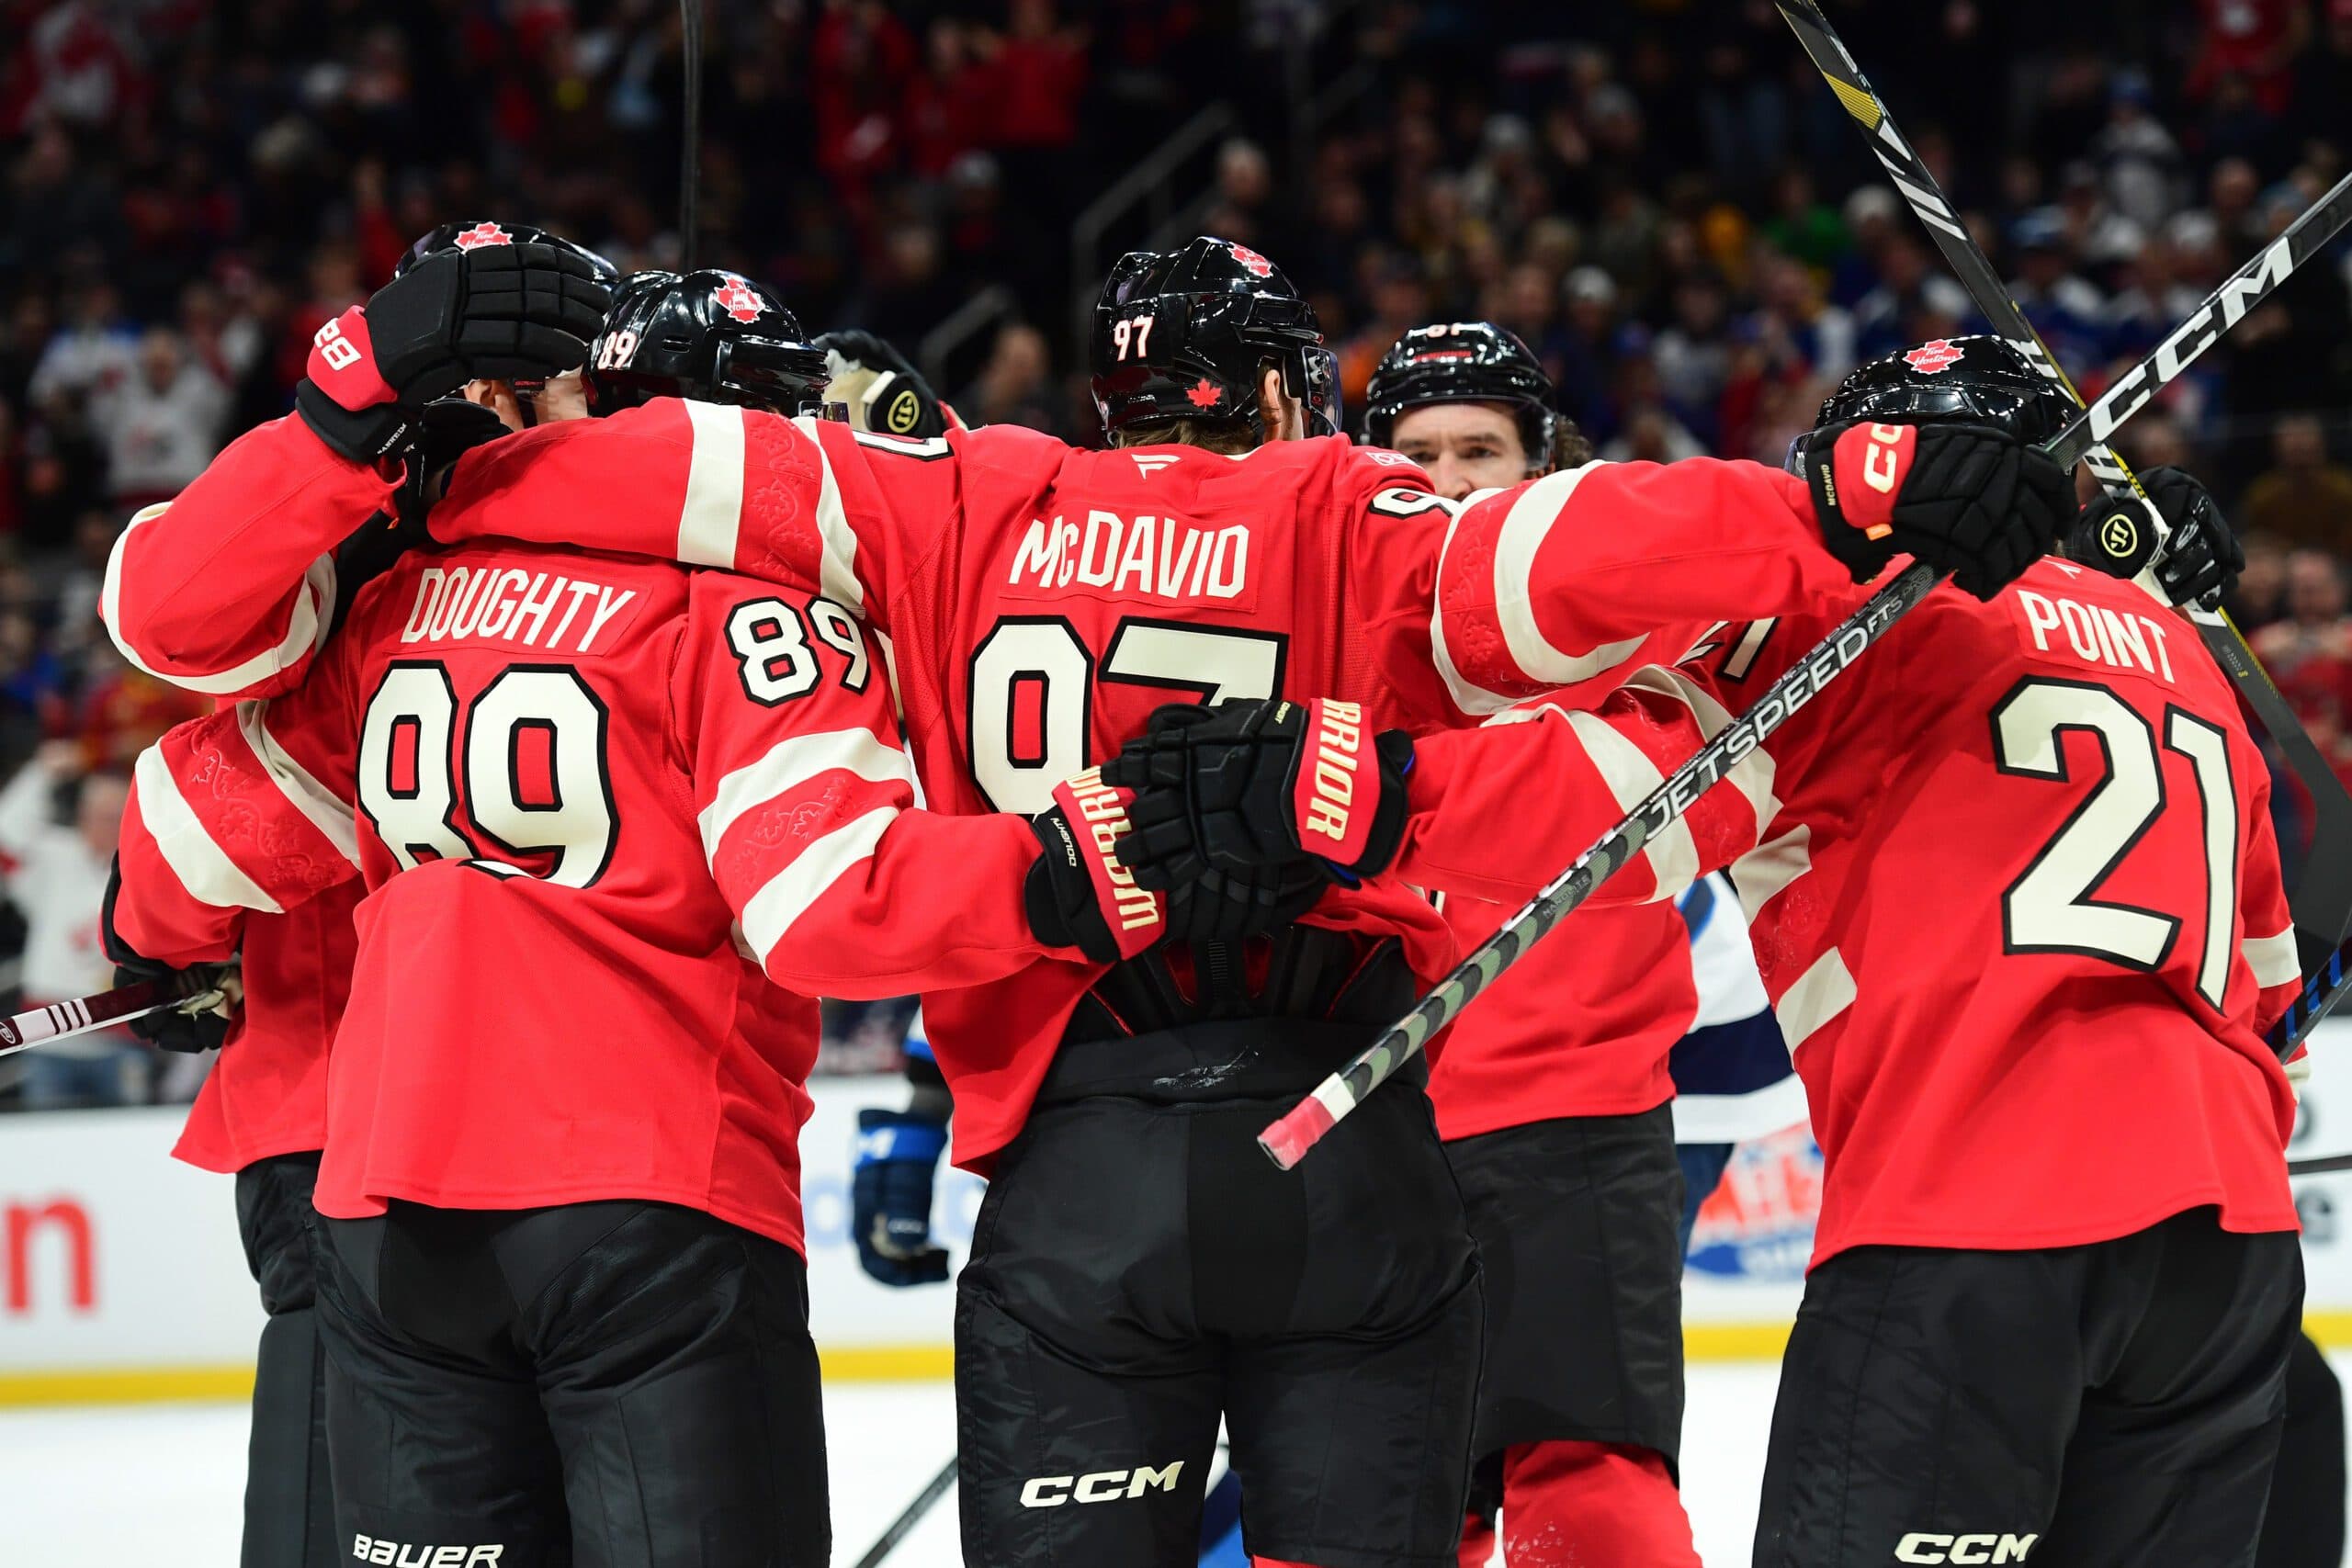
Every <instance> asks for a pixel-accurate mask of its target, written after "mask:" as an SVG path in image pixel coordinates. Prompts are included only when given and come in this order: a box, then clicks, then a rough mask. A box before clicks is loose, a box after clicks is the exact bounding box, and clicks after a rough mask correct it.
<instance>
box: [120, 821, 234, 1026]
mask: <svg viewBox="0 0 2352 1568" xmlns="http://www.w3.org/2000/svg"><path fill="white" fill-rule="evenodd" d="M121 891H122V862H121V860H120V859H119V858H118V859H117V860H116V861H115V863H114V864H113V865H112V866H111V867H109V868H108V870H107V891H106V897H105V898H104V899H103V900H102V901H101V902H100V903H99V905H98V946H99V947H100V949H101V950H102V951H104V952H105V953H106V955H107V958H108V959H109V960H111V961H112V962H113V964H114V983H115V985H116V987H123V986H136V985H140V984H141V983H143V982H145V981H148V980H166V981H175V982H176V983H177V984H178V985H179V986H180V987H182V988H183V990H184V993H185V997H186V999H185V1000H183V1001H182V1002H181V1003H180V1004H179V1005H178V1006H177V1007H170V1008H165V1009H164V1010H163V1011H161V1012H151V1013H149V1014H147V1016H146V1017H144V1018H134V1019H132V1020H131V1021H130V1026H129V1027H130V1032H131V1033H133V1034H135V1035H137V1036H139V1038H140V1039H141V1040H144V1041H146V1042H147V1043H149V1044H151V1045H154V1046H157V1047H159V1048H160V1049H163V1050H165V1051H185V1052H188V1053H190V1054H193V1053H196V1052H199V1051H218V1050H219V1049H220V1047H221V1045H222V1044H223V1043H226V1042H227V1040H228V1038H229V1025H230V1024H231V1023H232V1021H234V1020H235V1017H236V1012H235V1010H236V1008H237V1006H238V1004H239V1003H240V1002H242V1001H243V999H244V991H243V987H242V985H240V983H239V979H238V974H237V966H236V964H198V965H196V966H195V967H194V968H191V969H176V968H174V967H173V966H172V965H171V964H164V963H159V962H158V961H156V960H155V959H153V958H146V957H142V956H141V954H140V953H137V952H135V951H133V949H132V948H131V945H130V943H129V942H125V941H124V940H123V937H122V933H121V932H120V931H117V930H115V924H114V906H115V899H116V898H117V897H118V896H119V895H120V893H121Z"/></svg>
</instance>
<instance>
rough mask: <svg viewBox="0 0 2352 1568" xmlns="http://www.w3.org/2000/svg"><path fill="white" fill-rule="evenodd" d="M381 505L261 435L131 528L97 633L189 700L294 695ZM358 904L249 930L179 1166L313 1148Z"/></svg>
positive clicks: (346, 899) (318, 447)
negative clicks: (347, 556)
mask: <svg viewBox="0 0 2352 1568" xmlns="http://www.w3.org/2000/svg"><path fill="white" fill-rule="evenodd" d="M390 494H391V484H390V481H389V480H388V479H385V478H384V477H383V476H382V475H381V474H379V473H378V472H377V471H376V470H375V469H374V468H368V467H364V466H362V465H360V464H356V463H351V462H347V461H345V459H343V458H342V457H337V456H336V455H335V454H334V453H333V452H330V451H329V450H328V449H327V448H326V446H324V445H323V444H322V443H321V442H320V440H319V438H318V437H317V436H315V435H313V434H311V431H310V428H309V427H308V426H306V425H304V424H303V423H301V421H300V420H299V419H292V418H288V419H281V420H273V421H271V422H270V423H267V424H264V425H261V426H259V427H258V428H256V429H254V430H253V431H251V432H249V433H247V434H244V435H243V436H241V437H239V438H238V439H237V440H236V441H234V442H232V443H231V444H230V446H228V447H227V449H225V450H224V451H222V452H221V453H220V456H219V457H216V458H214V459H213V461H212V463H211V464H210V466H209V467H208V468H206V469H205V471H204V472H203V473H202V474H201V475H199V476H198V478H197V479H195V480H194V481H193V482H192V483H190V484H189V485H188V487H187V490H185V491H182V492H181V493H180V494H179V495H178V496H177V497H176V498H175V499H174V500H173V501H171V502H168V503H166V504H164V505H157V506H150V507H148V508H146V509H145V510H143V511H141V512H140V513H137V514H136V515H135V516H133V517H132V518H131V519H130V525H129V526H127V527H126V528H125V529H124V530H123V533H122V535H121V536H120V537H119V538H118V539H117V540H116V541H115V547H114V553H113V555H112V556H111V558H109V559H108V561H107V575H106V581H105V584H104V587H103V589H102V591H101V594H100V600H99V610H100V614H101V615H103V617H104V618H105V620H106V623H107V630H108V631H110V632H111V633H112V634H113V635H114V638H115V644H116V646H117V647H119V649H121V650H122V652H123V656H124V657H125V658H126V659H128V660H130V662H131V663H132V664H134V665H136V666H137V667H138V668H140V669H141V670H144V671H148V672H149V673H151V674H153V675H155V676H157V677H158V678H160V679H162V680H165V681H168V682H172V683H173V684H175V685H177V686H182V687H185V688H186V689H187V690H189V691H193V692H200V693H203V694H207V695H209V696H212V697H215V698H218V699H220V700H222V701H228V700H232V699H235V698H241V697H257V696H265V695H267V694H270V693H273V692H280V691H286V690H288V689H290V688H291V687H292V686H294V685H295V684H296V683H298V682H300V678H301V674H302V671H304V669H306V668H307V667H308V665H309V662H310V660H311V657H312V655H313V654H314V653H315V652H316V651H317V649H319V648H320V647H322V645H323V644H324V642H325V640H326V637H327V633H328V629H329V627H330V626H332V625H333V623H334V609H335V604H336V601H337V599H338V596H339V592H338V583H337V579H336V570H335V568H336V562H335V556H334V548H335V546H336V545H337V544H338V543H339V542H340V541H341V540H343V539H344V537H345V536H347V535H348V534H350V533H351V532H352V531H353V530H354V529H355V528H357V527H360V526H362V525H365V524H366V523H367V521H368V519H369V518H370V517H371V516H373V515H374V514H376V513H379V512H382V511H384V510H385V509H386V508H387V507H388V506H389V504H390ZM359 893H360V889H359V888H358V887H357V886H356V885H355V886H348V887H343V888H337V889H335V890H334V891H333V892H331V893H328V894H325V895H322V897H319V898H317V899H315V900H313V901H312V902H311V903H309V904H305V905H303V906H302V907H301V908H296V909H289V910H288V911H287V912H286V913H285V914H283V915H256V916H254V918H252V919H250V920H248V921H247V922H246V925H245V930H244V937H243V942H242V943H241V946H240V952H241V965H240V968H241V972H242V974H243V982H244V989H245V999H244V1003H243V1006H242V1007H241V1008H240V1009H239V1010H238V1012H237V1018H236V1021H235V1023H234V1024H233V1026H232V1032H231V1034H230V1037H229V1043H228V1046H227V1048H226V1049H224V1050H223V1051H222V1052H221V1054H220V1056H219V1057H218V1058H217V1059H216V1061H215V1062H214V1065H213V1069H212V1071H211V1072H210V1073H209V1074H208V1075H207V1076H206V1077H205V1080H204V1087H203V1088H202V1089H200V1090H198V1094H197V1099H196V1104H195V1105H194V1106H193V1107H192V1108H191V1109H190V1111H189V1112H188V1120H187V1128H186V1130H185V1131H184V1132H183V1133H182V1134H181V1136H180V1141H179V1145H178V1146H177V1147H176V1148H175V1150H174V1153H175V1154H176V1155H177V1156H179V1157H180V1158H181V1159H184V1160H186V1161H187V1162H188V1163H189V1164H191V1165H197V1166H200V1167H202V1168H205V1169H207V1170H218V1171H234V1170H241V1169H243V1168H245V1167H246V1166H248V1165H251V1164H252V1163H254V1161H255V1160H259V1159H266V1158H268V1157H270V1156H274V1155H282V1154H293V1153H300V1152H306V1151H309V1150H312V1149H317V1148H319V1147H321V1146H322V1145H324V1143H325V1141H326V1122H327V1093H326V1081H327V1064H326V1051H327V1042H328V1041H329V1040H330V1039H331V1038H333V1036H334V1029H335V1023H336V1021H337V1020H338V1019H339V1018H340V1017H341V1016H342V1012H343V1005H344V999H345V997H346V996H347V995H348V993H349V991H350V988H351V964H352V959H353V954H354V952H355V949H356V938H355V937H354V935H353V934H352V926H351V917H352V910H353V908H354V907H355V906H356V904H357V902H358V898H359Z"/></svg>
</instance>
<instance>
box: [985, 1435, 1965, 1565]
mask: <svg viewBox="0 0 2352 1568" xmlns="http://www.w3.org/2000/svg"><path fill="white" fill-rule="evenodd" d="M1183 1468H1184V1461H1182V1460H1181V1459H1180V1460H1178V1461H1176V1462H1175V1463H1173V1464H1171V1465H1170V1466H1168V1468H1167V1469H1165V1470H1154V1469H1152V1468H1151V1467H1150V1466H1148V1465H1139V1466H1137V1467H1136V1469H1134V1470H1131V1471H1130V1470H1098V1471H1096V1472H1094V1473H1093V1474H1091V1475H1040V1476H1037V1477H1036V1478H1035V1479H1034V1480H1031V1481H1028V1482H1025V1483H1023V1485H1022V1488H1021V1506H1023V1507H1024V1508H1058V1507H1060V1506H1062V1505H1063V1504H1064V1503H1068V1502H1069V1501H1071V1500H1073V1499H1075V1500H1077V1501H1078V1502H1080V1503H1115V1502H1117V1501H1119V1500H1120V1499H1121V1498H1122V1497H1140V1496H1142V1495H1144V1493H1145V1492H1146V1491H1148V1490H1149V1489H1151V1488H1154V1487H1157V1488H1158V1489H1159V1490H1160V1491H1162V1492H1173V1491H1175V1490H1176V1475H1177V1472H1179V1471H1181V1470H1182V1469H1183ZM1938 1561H1939V1562H1940V1561H1941V1559H1938Z"/></svg>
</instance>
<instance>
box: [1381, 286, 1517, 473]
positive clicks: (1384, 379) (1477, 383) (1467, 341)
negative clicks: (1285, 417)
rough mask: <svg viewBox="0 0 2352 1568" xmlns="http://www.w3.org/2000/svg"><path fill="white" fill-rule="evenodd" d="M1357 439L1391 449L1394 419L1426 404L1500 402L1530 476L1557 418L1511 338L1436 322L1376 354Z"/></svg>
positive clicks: (1498, 331) (1470, 324)
mask: <svg viewBox="0 0 2352 1568" xmlns="http://www.w3.org/2000/svg"><path fill="white" fill-rule="evenodd" d="M1365 402H1366V407H1365V409H1364V413H1363V436H1364V439H1365V440H1366V441H1368V442H1370V443H1371V444H1372V445H1374V446H1390V445H1392V444H1393V438H1394V436H1395V435H1396V434H1397V415H1398V414H1400V413H1402V412H1405V411H1406V410H1407V409H1410V408H1419V407H1421V406H1422V405H1423V404H1427V403H1501V404H1504V405H1505V406H1507V407H1508V408H1509V409H1510V412H1511V417H1512V418H1514V419H1516V420H1517V421H1518V422H1519V439H1520V445H1521V446H1524V447H1525V448H1526V449H1527V463H1528V472H1530V473H1541V472H1543V471H1544V468H1548V467H1549V466H1550V465H1551V461H1552V442H1553V437H1554V434H1555V432H1556V431H1557V430H1558V428H1559V423H1560V416H1559V414H1558V412H1556V411H1555V409H1554V408H1553V406H1552V379H1551V378H1550V377H1548V376H1546V375H1544V367H1543V366H1542V365H1541V364H1539V363H1537V361H1536V358H1535V355H1532V354H1531V353H1529V352H1528V349H1527V345H1526V344H1523V343H1521V341H1520V340H1519V336H1518V334H1517V333H1512V332H1510V331H1509V330H1507V329H1505V328H1503V327H1498V326H1497V325H1496V324H1495V323H1494V322H1492V321H1440V322H1436V323H1433V324H1431V325H1430V326H1426V327H1415V328H1413V329H1412V330H1411V331H1410V332H1408V333H1406V334H1405V335H1404V336H1403V337H1400V338H1398V339H1397V341H1396V343H1395V344H1392V345H1391V346H1390V348H1389V350H1388V352H1387V353H1386V354H1384V355H1381V356H1380V364H1379V365H1378V366H1377V367H1374V370H1373V372H1372V384H1371V386H1370V387H1368V388H1367V389H1365Z"/></svg>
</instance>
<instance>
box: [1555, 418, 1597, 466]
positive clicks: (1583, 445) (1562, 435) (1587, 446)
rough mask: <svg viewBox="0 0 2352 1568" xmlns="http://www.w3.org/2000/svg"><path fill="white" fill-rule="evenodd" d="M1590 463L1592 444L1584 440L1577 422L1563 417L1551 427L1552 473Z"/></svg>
mask: <svg viewBox="0 0 2352 1568" xmlns="http://www.w3.org/2000/svg"><path fill="white" fill-rule="evenodd" d="M1591 461H1592V443H1591V442H1590V441H1589V440H1587V439H1586V438H1585V434H1584V432H1583V431H1581V430H1578V429H1577V422H1576V421H1575V420H1572V419H1569V418H1567V417H1566V416H1565V415H1563V416H1562V417H1561V418H1560V419H1558V420H1556V421H1555V422H1554V423H1553V425H1552V471H1553V472H1555V473H1557V472H1559V470H1561V469H1562V468H1583V467H1584V466H1585V465H1586V464H1587V463H1589V462H1591Z"/></svg>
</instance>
